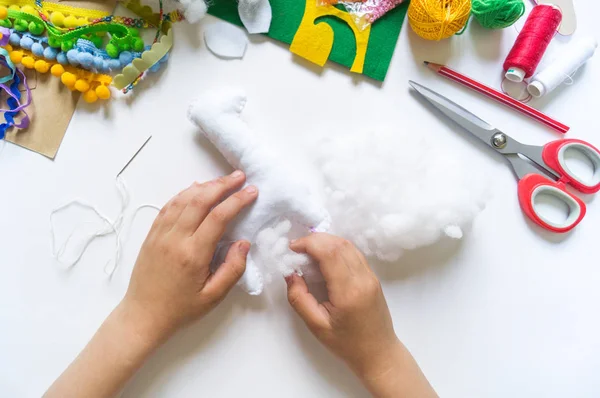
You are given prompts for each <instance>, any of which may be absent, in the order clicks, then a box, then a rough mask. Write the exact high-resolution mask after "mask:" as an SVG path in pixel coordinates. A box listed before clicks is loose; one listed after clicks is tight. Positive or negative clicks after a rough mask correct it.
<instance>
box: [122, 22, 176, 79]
mask: <svg viewBox="0 0 600 398" xmlns="http://www.w3.org/2000/svg"><path fill="white" fill-rule="evenodd" d="M171 47H173V30H172V29H169V31H168V32H167V34H166V35H163V36H162V37H161V38H160V40H159V41H157V42H156V43H154V44H153V45H152V47H151V48H150V50H148V51H144V52H143V53H142V57H141V58H136V59H134V60H133V62H132V63H131V64H129V65H127V66H126V67H125V68H123V70H122V71H121V74H119V75H117V76H115V78H114V79H113V85H114V86H115V87H116V88H117V89H119V90H122V89H124V88H125V87H127V86H129V85H130V84H131V83H133V82H134V81H135V80H136V79H137V78H138V76H139V75H140V74H142V73H144V72H145V71H147V70H148V69H150V68H151V67H152V65H154V64H155V63H157V62H158V61H160V60H161V59H162V57H164V56H165V55H167V53H168V52H169V50H171Z"/></svg>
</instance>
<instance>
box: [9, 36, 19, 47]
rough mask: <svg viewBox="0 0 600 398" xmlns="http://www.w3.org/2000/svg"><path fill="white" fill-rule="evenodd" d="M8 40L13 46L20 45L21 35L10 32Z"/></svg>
mask: <svg viewBox="0 0 600 398" xmlns="http://www.w3.org/2000/svg"><path fill="white" fill-rule="evenodd" d="M8 41H9V42H10V44H12V45H13V46H20V45H21V36H19V35H18V34H16V33H11V34H10V37H9V38H8Z"/></svg>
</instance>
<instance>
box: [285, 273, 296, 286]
mask: <svg viewBox="0 0 600 398" xmlns="http://www.w3.org/2000/svg"><path fill="white" fill-rule="evenodd" d="M284 279H285V283H286V284H287V285H288V287H290V286H291V285H292V281H293V280H294V275H288V276H286V277H284Z"/></svg>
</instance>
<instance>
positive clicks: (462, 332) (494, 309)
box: [0, 0, 600, 398]
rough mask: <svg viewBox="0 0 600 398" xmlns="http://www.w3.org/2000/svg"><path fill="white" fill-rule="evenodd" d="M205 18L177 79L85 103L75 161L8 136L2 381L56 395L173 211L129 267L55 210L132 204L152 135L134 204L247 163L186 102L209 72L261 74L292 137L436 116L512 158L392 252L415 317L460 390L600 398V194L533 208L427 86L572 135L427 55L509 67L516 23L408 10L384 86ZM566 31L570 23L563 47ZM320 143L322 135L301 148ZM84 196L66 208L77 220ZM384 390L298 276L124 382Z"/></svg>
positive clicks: (136, 240) (271, 116)
mask: <svg viewBox="0 0 600 398" xmlns="http://www.w3.org/2000/svg"><path fill="white" fill-rule="evenodd" d="M576 5H577V12H578V18H579V30H578V32H577V33H576V35H582V34H584V33H590V34H593V33H594V32H597V29H598V27H597V24H598V21H597V15H598V13H599V12H600V3H598V2H595V1H592V0H579V1H577V4H576ZM215 21H216V20H215V19H214V18H212V17H208V18H206V20H204V21H203V22H201V23H200V24H199V26H195V27H190V26H183V25H178V26H177V28H176V32H175V33H176V47H175V49H174V51H173V53H172V56H171V60H170V61H169V66H168V68H166V69H165V70H164V71H163V72H161V77H160V79H158V80H156V79H152V78H151V79H148V80H147V81H145V82H144V83H142V84H141V85H140V87H139V88H140V90H139V92H138V93H137V95H136V96H135V97H133V98H130V99H127V100H126V99H118V100H113V101H110V102H109V103H107V104H105V105H104V106H100V107H97V106H87V105H86V104H84V103H83V102H82V103H81V104H80V107H79V109H78V111H77V113H76V114H75V116H74V117H73V120H72V122H71V125H70V126H69V129H68V131H67V134H66V137H65V139H64V142H63V144H62V146H61V148H60V151H59V153H58V157H57V158H56V160H55V161H50V160H48V159H46V158H43V157H42V156H39V155H36V154H34V153H31V152H28V151H26V150H23V149H21V148H18V147H16V146H13V145H10V144H7V145H6V147H5V148H4V150H3V151H2V153H1V154H0V181H1V182H2V188H0V192H1V193H0V208H1V209H2V210H1V213H0V225H1V228H0V242H1V243H0V264H1V267H2V274H1V277H0V303H2V304H0V395H1V396H3V397H37V396H40V395H41V394H42V392H43V391H44V390H45V389H46V388H47V387H48V385H49V384H50V383H51V382H52V381H53V380H54V379H55V378H56V377H57V376H58V375H59V374H60V372H62V370H63V369H64V368H65V367H66V366H67V365H68V364H69V363H70V362H71V360H72V359H73V358H74V357H75V356H76V355H77V353H78V352H79V351H80V350H81V349H82V348H83V347H84V345H85V344H86V343H87V341H88V340H89V339H90V337H91V336H92V334H93V333H94V332H95V330H96V329H97V328H98V326H99V325H100V323H101V322H102V320H103V319H104V318H105V317H106V316H107V315H108V313H109V312H110V311H111V310H112V308H113V307H114V306H115V305H116V303H117V302H118V301H119V299H120V298H121V297H122V295H123V294H124V292H125V289H126V287H127V283H128V280H129V276H130V274H131V270H132V266H133V262H134V260H135V258H136V255H137V251H138V250H139V247H140V245H141V243H142V241H143V238H144V237H145V235H146V233H147V230H148V228H149V226H150V223H151V221H152V219H153V217H154V212H153V211H152V210H144V211H142V212H141V213H140V214H139V216H138V218H136V220H135V222H134V224H133V226H132V231H131V234H130V236H129V239H128V240H127V242H126V243H125V247H124V252H123V260H122V262H121V266H120V268H119V269H118V270H117V272H116V273H115V275H114V277H113V279H112V280H110V281H109V280H108V279H107V277H106V276H105V274H104V273H103V270H102V268H103V265H104V263H105V262H106V261H107V260H108V258H109V257H110V256H111V254H112V253H113V248H114V237H109V238H104V239H100V240H98V241H97V242H95V243H94V244H93V245H92V246H91V247H90V249H89V251H88V252H87V253H86V254H85V256H84V257H83V260H82V261H81V262H80V263H79V264H78V265H77V266H76V267H75V268H73V269H71V270H64V269H62V268H61V267H60V266H59V265H57V264H56V263H55V262H54V261H53V258H52V256H51V241H50V235H49V214H50V211H51V210H52V209H53V208H55V207H56V206H58V205H60V204H61V203H63V202H64V201H67V200H70V199H73V198H74V197H80V198H84V199H86V200H87V201H89V202H92V203H94V204H95V205H96V206H98V208H99V209H100V210H101V211H103V212H104V213H105V214H107V215H109V216H110V217H114V216H115V215H116V214H117V213H118V210H119V201H118V196H117V193H116V190H115V185H114V176H115V174H116V172H117V171H118V170H119V169H120V168H121V166H122V165H123V164H124V163H125V161H126V160H127V159H128V158H129V156H130V155H131V154H132V153H133V152H134V151H135V150H136V149H137V147H139V145H140V144H141V142H143V140H144V139H145V138H146V137H147V136H148V135H149V134H152V135H153V139H152V140H151V141H150V144H149V145H148V146H147V147H146V149H144V151H143V152H142V153H141V154H140V155H139V156H138V158H137V159H136V160H135V162H134V163H133V164H132V165H131V166H130V167H129V168H128V169H127V171H126V172H125V175H124V177H125V179H126V180H127V182H128V184H129V186H130V187H131V190H132V192H133V203H134V204H135V205H138V204H141V203H155V204H159V205H161V204H163V203H164V202H165V201H166V200H167V199H168V198H170V197H171V196H172V195H174V194H175V193H176V192H178V191H179V190H180V189H181V188H183V187H186V186H188V185H189V184H190V183H191V182H192V181H193V180H200V181H202V180H206V179H210V178H213V177H215V176H217V175H219V174H222V173H224V172H227V171H229V170H230V169H229V167H228V166H227V164H226V163H225V162H224V160H223V159H222V158H221V157H220V156H219V155H218V154H217V153H215V151H214V150H213V149H212V148H211V147H210V145H209V144H207V143H206V142H204V141H202V140H198V139H197V138H196V137H195V135H194V132H195V129H194V127H193V126H192V125H191V124H190V123H189V122H188V120H187V119H186V109H187V105H188V104H189V103H190V101H191V100H192V98H194V96H196V95H197V94H198V93H200V92H202V91H204V90H206V89H207V88H216V87H220V86H223V85H239V86H241V87H243V88H245V89H246V91H247V92H248V97H249V103H248V106H247V109H246V112H245V116H244V117H245V118H246V119H247V120H248V122H249V123H250V124H251V125H252V126H253V127H254V128H255V129H256V130H257V131H259V132H260V133H261V134H263V135H265V136H268V137H272V142H273V143H274V145H279V146H280V147H281V148H282V149H281V150H282V151H288V152H290V153H292V152H297V151H298V149H297V148H298V147H300V148H305V146H304V144H305V142H306V140H307V138H315V136H316V135H317V134H320V133H318V132H322V131H323V126H327V125H331V124H338V125H339V126H340V127H342V128H345V129H348V130H352V129H357V128H361V126H366V125H368V123H369V122H370V121H371V120H372V119H373V118H376V119H377V120H379V122H382V123H389V124H392V125H396V126H398V128H399V129H410V130H412V131H413V132H414V133H415V134H426V133H427V134H436V135H438V136H440V137H451V138H449V139H447V138H444V141H446V139H447V141H448V142H450V143H451V144H452V145H449V150H452V151H455V152H456V156H461V157H464V158H465V161H469V160H470V159H476V160H477V161H480V162H485V163H486V164H487V165H488V166H489V167H490V169H491V170H493V171H494V172H493V173H491V175H492V176H493V177H494V178H495V179H496V181H494V182H493V184H492V188H493V194H494V196H493V198H492V199H491V201H490V202H489V205H488V206H487V208H486V209H485V210H484V211H483V213H482V214H481V215H480V216H479V217H478V218H477V219H476V221H475V223H474V225H473V227H472V230H471V231H470V233H469V234H468V235H467V236H466V238H465V239H464V240H463V241H462V242H461V243H457V244H444V245H439V246H434V247H433V248H427V249H421V250H417V251H416V252H413V253H410V254H408V255H406V256H405V257H404V258H403V259H401V261H399V262H398V263H397V264H391V265H387V266H377V267H376V271H377V273H378V275H379V276H380V277H381V280H382V284H383V287H384V290H385V293H386V296H387V299H388V303H389V306H390V309H391V311H392V314H393V317H394V322H395V326H396V329H397V332H398V334H399V336H400V337H401V339H402V340H403V341H404V342H405V344H406V345H407V346H408V347H409V349H410V350H411V351H412V352H413V353H414V355H415V357H416V358H417V360H418V362H419V363H420V365H421V366H422V368H423V371H424V372H425V373H426V375H427V376H428V377H429V379H430V380H431V382H432V384H433V385H434V387H435V388H436V389H437V391H438V392H439V394H440V395H441V396H444V397H508V396H510V397H567V396H568V397H598V396H599V394H600V377H598V370H599V369H600V340H599V339H598V336H599V335H600V317H598V307H599V305H600V289H599V288H598V286H600V262H599V261H598V258H597V254H596V245H597V244H598V228H599V225H600V203H599V201H598V200H594V199H593V198H588V199H587V200H588V203H589V209H588V210H589V212H588V215H587V218H586V219H585V220H584V222H583V223H582V224H581V225H580V226H579V227H578V228H577V229H576V231H574V232H573V233H572V234H570V235H567V236H562V237H558V236H552V235H550V234H546V233H543V232H541V231H540V230H539V229H538V228H537V227H534V226H533V225H532V224H531V223H530V222H528V221H526V220H525V218H524V216H523V215H522V213H521V211H520V209H519V205H518V201H517V196H516V183H515V180H514V177H513V175H512V173H511V171H510V169H509V168H508V167H505V165H504V164H503V163H502V162H501V159H499V158H496V157H493V156H489V155H490V154H489V153H488V152H487V151H484V150H482V149H481V148H480V147H475V146H474V145H473V143H472V142H469V141H467V140H465V139H463V138H462V137H461V136H460V134H457V131H458V130H456V129H451V128H449V127H448V125H447V123H446V122H445V121H443V120H441V119H440V118H438V117H436V116H434V114H433V113H432V111H431V109H430V108H427V107H425V106H423V103H421V102H418V101H416V100H415V99H414V98H413V96H412V95H411V94H410V93H409V90H408V86H407V80H408V79H416V80H417V81H420V82H423V83H425V84H427V85H430V86H432V87H434V88H436V89H438V90H440V91H441V92H442V93H444V94H447V95H450V96H451V97H452V98H454V99H456V100H457V101H459V102H462V103H463V104H466V105H468V106H469V108H471V109H472V110H474V111H476V112H477V113H479V114H481V115H482V116H484V117H486V118H488V119H489V121H490V122H492V123H495V124H497V125H498V126H500V127H502V128H504V129H505V131H507V132H509V133H511V134H513V135H514V136H516V137H517V138H519V139H521V140H523V141H525V142H529V143H533V144H543V143H545V142H546V141H548V140H551V139H554V138H557V134H555V133H553V132H551V131H549V130H547V129H545V128H544V127H542V126H540V125H538V124H537V123H535V122H533V121H531V120H529V119H527V118H525V117H522V116H520V115H518V114H516V113H514V112H512V111H509V110H507V109H504V108H502V107H501V106H499V105H497V104H494V103H491V102H489V101H487V100H484V99H483V98H482V97H480V96H478V95H476V94H474V93H472V92H469V91H467V90H465V89H463V88H461V87H458V86H457V85H455V84H454V83H451V82H448V81H445V80H443V79H442V78H440V77H438V76H435V75H433V74H432V73H431V72H429V71H428V70H427V69H425V68H424V67H423V66H422V65H421V62H422V61H423V60H425V59H427V60H432V61H438V62H446V63H448V64H449V65H451V66H453V67H455V68H456V69H458V70H460V71H464V72H468V73H469V74H470V75H471V76H472V77H474V78H477V79H480V80H482V81H484V82H486V83H488V84H490V85H494V86H498V84H499V82H500V71H501V64H502V61H503V59H504V57H505V55H506V54H507V53H508V50H509V49H510V46H511V45H512V43H513V42H514V39H515V37H516V35H517V31H516V30H515V29H513V28H511V29H506V30H504V31H501V32H490V31H485V30H483V29H482V28H480V27H479V26H478V25H477V23H473V24H472V25H471V27H470V28H469V30H468V31H467V32H466V33H465V34H464V35H463V36H461V37H454V38H452V39H451V40H446V41H443V42H440V43H432V42H426V41H424V40H421V39H420V38H418V37H417V36H416V35H415V34H413V32H412V31H411V30H410V28H409V27H408V25H406V26H405V28H404V29H403V31H402V33H401V36H400V39H399V41H398V45H397V48H396V52H395V55H394V58H393V61H392V64H391V66H390V70H389V74H388V77H387V80H386V82H385V83H384V84H383V85H382V86H379V85H377V84H373V83H372V82H370V81H368V79H362V78H360V77H353V76H351V75H350V74H349V73H347V72H346V71H344V70H343V69H342V68H340V67H337V66H335V65H331V64H328V65H327V67H326V68H325V69H324V70H322V71H321V70H320V69H319V68H317V67H315V66H313V65H311V64H309V63H307V62H305V61H304V60H301V59H297V58H296V57H294V56H292V54H291V53H290V52H289V51H288V50H287V48H286V46H284V45H282V44H279V43H274V42H272V41H270V40H267V39H263V38H255V39H253V42H252V44H251V45H250V46H249V47H248V50H247V53H246V56H245V57H244V59H243V60H241V61H240V60H235V61H224V60H221V59H218V58H217V57H215V56H214V55H213V54H211V53H210V52H209V51H208V50H207V49H206V47H205V45H204V42H203V39H202V33H201V32H202V29H203V26H205V25H206V24H209V23H214V22H215ZM564 42H565V40H562V39H560V38H558V39H556V40H555V41H554V43H553V44H552V48H551V52H553V53H555V54H556V53H557V52H560V50H561V48H562V47H561V46H563V45H564ZM599 72H600V57H598V56H596V58H595V59H592V61H591V62H589V64H588V65H587V66H586V67H585V68H584V69H583V70H582V71H581V72H579V73H578V74H577V75H576V77H575V83H574V84H573V86H571V87H562V88H561V89H559V90H558V91H557V92H556V93H555V94H553V95H551V96H549V97H548V98H547V99H545V100H543V101H538V102H534V105H535V106H536V107H539V108H541V109H543V110H544V111H545V112H547V113H548V114H550V115H553V116H554V117H556V118H557V119H559V120H561V121H564V122H565V123H567V124H570V125H571V127H572V132H571V133H570V136H572V137H578V138H582V139H586V140H589V141H590V142H592V143H595V144H596V145H600V135H599V132H598V116H597V113H598V99H597V98H598V97H597V96H598V92H600V73H599ZM301 155H302V152H301ZM82 214H83V212H82V211H80V210H77V209H71V210H69V212H67V213H64V214H61V215H60V216H59V218H58V219H57V220H58V221H59V223H60V226H61V231H62V238H64V232H65V231H66V230H67V229H68V227H72V226H73V225H75V224H76V223H77V222H78V220H79V219H80V218H81V215H82ZM366 395H367V393H366V391H365V390H364V389H363V388H362V387H361V386H360V384H359V383H358V382H357V381H356V380H355V378H354V377H353V376H352V374H351V373H350V372H349V371H348V370H346V368H345V367H344V366H343V364H342V363H341V362H340V361H338V360H337V359H335V358H333V357H332V356H331V355H330V354H329V353H328V352H326V351H325V350H324V349H323V348H322V347H321V346H320V345H319V344H318V343H317V342H316V341H315V339H314V338H313V337H312V336H311V335H310V334H309V333H308V331H307V330H306V329H305V328H304V326H303V324H302V323H301V322H300V321H299V320H298V318H297V317H296V316H295V314H293V313H292V311H291V310H290V308H289V307H288V304H287V301H286V299H285V295H284V283H283V281H276V283H274V284H273V285H271V286H270V287H269V288H268V289H267V291H266V293H265V294H264V295H263V296H261V297H257V298H250V297H248V296H246V295H245V294H244V293H242V292H241V291H239V290H236V291H235V292H234V293H232V294H231V295H230V296H229V297H228V298H227V299H226V300H225V302H224V303H223V304H222V305H221V306H220V307H219V308H218V309H217V310H215V311H214V312H213V313H212V314H210V316H208V317H206V318H205V319H204V320H202V321H201V322H200V323H198V324H196V325H194V326H193V327H190V328H189V329H187V330H184V331H182V332H181V333H179V334H178V335H176V336H175V337H174V338H173V339H172V340H170V341H169V342H168V343H167V344H166V345H165V346H163V347H162V348H161V349H160V350H159V351H158V352H157V353H156V354H155V355H154V356H153V357H152V358H151V359H150V361H149V362H148V363H147V364H146V365H145V366H144V367H143V368H142V369H141V371H140V372H139V373H138V374H137V376H136V377H135V378H134V379H133V380H132V381H131V382H130V383H129V384H128V386H127V387H126V389H125V391H124V394H123V396H124V397H197V396H210V397H215V398H216V397H232V396H251V397H309V396H310V397H312V396H318V397H325V396H327V397H348V396H350V397H363V396H366Z"/></svg>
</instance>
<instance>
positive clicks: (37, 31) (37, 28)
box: [29, 22, 46, 36]
mask: <svg viewBox="0 0 600 398" xmlns="http://www.w3.org/2000/svg"><path fill="white" fill-rule="evenodd" d="M45 29H46V28H45V26H44V25H43V24H41V23H36V22H29V32H31V34H33V35H36V36H39V35H41V34H42V33H44V30H45Z"/></svg>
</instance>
